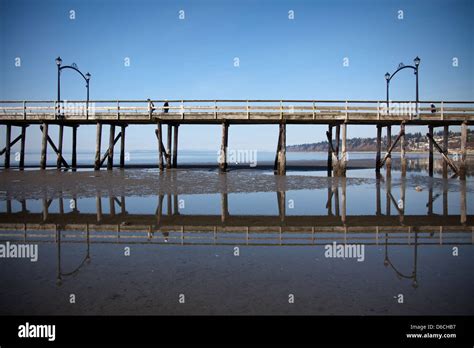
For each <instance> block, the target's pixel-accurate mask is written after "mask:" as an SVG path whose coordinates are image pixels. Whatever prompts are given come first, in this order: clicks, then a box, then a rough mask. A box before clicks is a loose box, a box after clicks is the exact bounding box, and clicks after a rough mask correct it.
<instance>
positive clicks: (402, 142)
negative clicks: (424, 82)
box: [400, 123, 407, 177]
mask: <svg viewBox="0 0 474 348" xmlns="http://www.w3.org/2000/svg"><path fill="white" fill-rule="evenodd" d="M400 134H401V136H400V167H401V171H402V177H405V176H406V174H407V158H406V138H405V123H402V124H401V125H400Z"/></svg>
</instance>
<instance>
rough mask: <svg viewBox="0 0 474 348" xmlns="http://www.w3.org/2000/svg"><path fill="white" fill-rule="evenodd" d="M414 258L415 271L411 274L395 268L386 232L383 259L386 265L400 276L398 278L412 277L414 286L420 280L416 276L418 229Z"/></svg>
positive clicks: (415, 286)
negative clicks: (391, 259)
mask: <svg viewBox="0 0 474 348" xmlns="http://www.w3.org/2000/svg"><path fill="white" fill-rule="evenodd" d="M414 246H415V247H414V256H413V258H414V260H413V272H412V273H411V275H406V274H403V273H402V272H400V271H399V270H398V269H396V268H395V266H394V265H393V263H392V261H390V258H389V257H388V234H387V233H386V234H385V259H384V261H383V264H384V266H385V267H387V266H390V267H391V268H392V269H393V270H394V271H395V273H396V275H397V276H398V278H400V279H401V278H405V279H412V280H413V282H412V286H413V287H414V288H417V287H418V280H417V277H416V274H417V266H418V231H415V245H414Z"/></svg>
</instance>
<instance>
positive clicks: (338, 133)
mask: <svg viewBox="0 0 474 348" xmlns="http://www.w3.org/2000/svg"><path fill="white" fill-rule="evenodd" d="M340 141H341V125H340V124H338V125H336V144H335V146H334V150H335V152H336V157H337V158H338V159H339V143H340Z"/></svg>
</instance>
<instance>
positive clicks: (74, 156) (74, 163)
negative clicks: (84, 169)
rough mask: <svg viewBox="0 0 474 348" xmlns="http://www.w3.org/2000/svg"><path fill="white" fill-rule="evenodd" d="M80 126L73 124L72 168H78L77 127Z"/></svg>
mask: <svg viewBox="0 0 474 348" xmlns="http://www.w3.org/2000/svg"><path fill="white" fill-rule="evenodd" d="M78 127H79V126H78V125H77V126H76V125H74V126H72V129H71V130H72V158H71V167H72V170H76V169H77V128H78Z"/></svg>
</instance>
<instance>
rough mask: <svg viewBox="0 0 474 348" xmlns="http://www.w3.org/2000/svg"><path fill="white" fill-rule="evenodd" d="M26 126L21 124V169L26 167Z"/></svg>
mask: <svg viewBox="0 0 474 348" xmlns="http://www.w3.org/2000/svg"><path fill="white" fill-rule="evenodd" d="M26 127H28V126H21V145H20V165H19V167H20V169H24V168H25V145H26Z"/></svg>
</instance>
